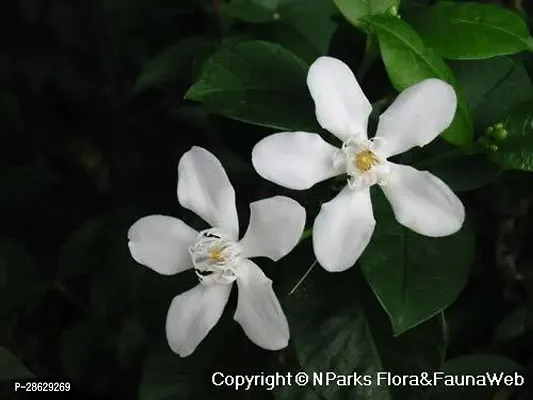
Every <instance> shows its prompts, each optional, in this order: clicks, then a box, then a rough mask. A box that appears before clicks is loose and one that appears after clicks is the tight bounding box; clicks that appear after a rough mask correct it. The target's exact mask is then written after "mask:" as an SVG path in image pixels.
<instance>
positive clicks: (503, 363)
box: [432, 354, 520, 400]
mask: <svg viewBox="0 0 533 400" xmlns="http://www.w3.org/2000/svg"><path fill="white" fill-rule="evenodd" d="M519 370H520V366H519V365H518V364H516V363H515V362H514V361H512V360H510V359H508V358H505V357H501V356H497V355H492V354H477V355H471V356H464V357H459V358H456V359H453V360H450V361H447V362H446V364H444V366H443V368H442V372H443V373H444V374H445V375H455V376H465V375H486V374H487V373H489V374H499V373H502V372H503V373H505V374H513V373H515V372H517V371H519ZM511 376H512V375H511ZM502 383H503V382H502ZM497 386H498V385H495V386H491V385H489V384H487V385H486V386H480V385H464V386H463V385H460V386H459V385H450V386H444V385H442V386H440V387H439V388H438V389H437V390H436V393H435V395H434V397H433V398H432V399H434V400H449V399H454V400H484V399H489V398H493V397H492V395H494V390H495V389H496V387H497Z"/></svg>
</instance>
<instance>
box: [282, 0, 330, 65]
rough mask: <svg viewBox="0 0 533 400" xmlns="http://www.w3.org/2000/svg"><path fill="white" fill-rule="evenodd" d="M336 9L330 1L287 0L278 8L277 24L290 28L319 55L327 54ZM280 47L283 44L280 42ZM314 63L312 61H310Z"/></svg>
mask: <svg viewBox="0 0 533 400" xmlns="http://www.w3.org/2000/svg"><path fill="white" fill-rule="evenodd" d="M335 12H336V9H335V6H334V4H333V3H332V2H331V0H314V1H312V2H310V1H307V0H296V1H294V0H289V1H283V2H281V4H280V6H279V8H278V14H279V22H280V23H281V24H284V25H286V26H287V27H290V28H291V29H292V30H294V31H295V32H296V33H298V34H299V35H300V36H302V37H303V38H304V39H305V40H306V41H307V42H309V43H310V44H311V45H312V46H313V47H314V48H315V49H316V50H317V52H318V53H319V55H324V54H326V53H327V50H328V47H329V43H330V41H331V38H332V36H333V32H334V31H335V29H336V28H337V24H336V23H335V22H333V21H332V20H331V17H332V15H333V14H335ZM280 43H281V44H282V45H283V44H284V42H283V41H282V42H280ZM311 61H314V60H311Z"/></svg>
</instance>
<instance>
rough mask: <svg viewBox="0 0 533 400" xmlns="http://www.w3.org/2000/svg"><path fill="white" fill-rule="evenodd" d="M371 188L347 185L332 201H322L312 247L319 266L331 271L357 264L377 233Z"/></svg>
mask: <svg viewBox="0 0 533 400" xmlns="http://www.w3.org/2000/svg"><path fill="white" fill-rule="evenodd" d="M375 225H376V221H375V220H374V214H373V211H372V202H371V200H370V188H369V187H366V188H362V189H357V190H353V189H350V188H349V187H348V186H346V187H345V188H344V189H343V190H342V191H341V192H340V193H339V194H338V195H337V196H336V197H335V198H334V199H333V200H331V201H329V202H328V203H325V204H322V207H321V209H320V212H319V213H318V215H317V217H316V219H315V223H314V225H313V247H314V251H315V256H316V259H317V260H318V262H319V263H320V265H322V267H324V269H326V270H327V271H329V272H340V271H344V270H346V269H348V268H350V267H351V266H353V265H354V264H355V262H356V261H357V259H358V258H359V257H360V256H361V254H362V253H363V251H364V249H365V248H366V246H367V245H368V243H369V242H370V238H371V237H372V233H373V232H374V226H375Z"/></svg>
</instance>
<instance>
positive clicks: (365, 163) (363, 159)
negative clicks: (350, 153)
mask: <svg viewBox="0 0 533 400" xmlns="http://www.w3.org/2000/svg"><path fill="white" fill-rule="evenodd" d="M354 163H355V168H357V169H358V170H359V171H361V172H367V171H368V170H370V168H372V167H373V166H374V165H377V164H379V159H378V158H377V156H376V155H375V154H374V153H372V152H371V151H370V150H363V151H361V152H359V153H357V154H356V155H355V158H354Z"/></svg>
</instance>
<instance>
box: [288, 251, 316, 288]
mask: <svg viewBox="0 0 533 400" xmlns="http://www.w3.org/2000/svg"><path fill="white" fill-rule="evenodd" d="M317 262H318V260H315V261H314V262H313V264H311V266H310V267H309V269H308V270H307V271H306V272H305V274H304V275H303V276H302V277H301V278H300V280H299V281H298V282H297V283H296V285H294V287H293V288H292V290H291V291H290V292H289V296H292V295H293V294H294V292H295V291H296V289H298V286H300V285H301V284H302V282H303V281H304V280H305V278H307V275H309V274H310V273H311V271H312V269H313V268H314V267H315V265H316V263H317Z"/></svg>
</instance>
